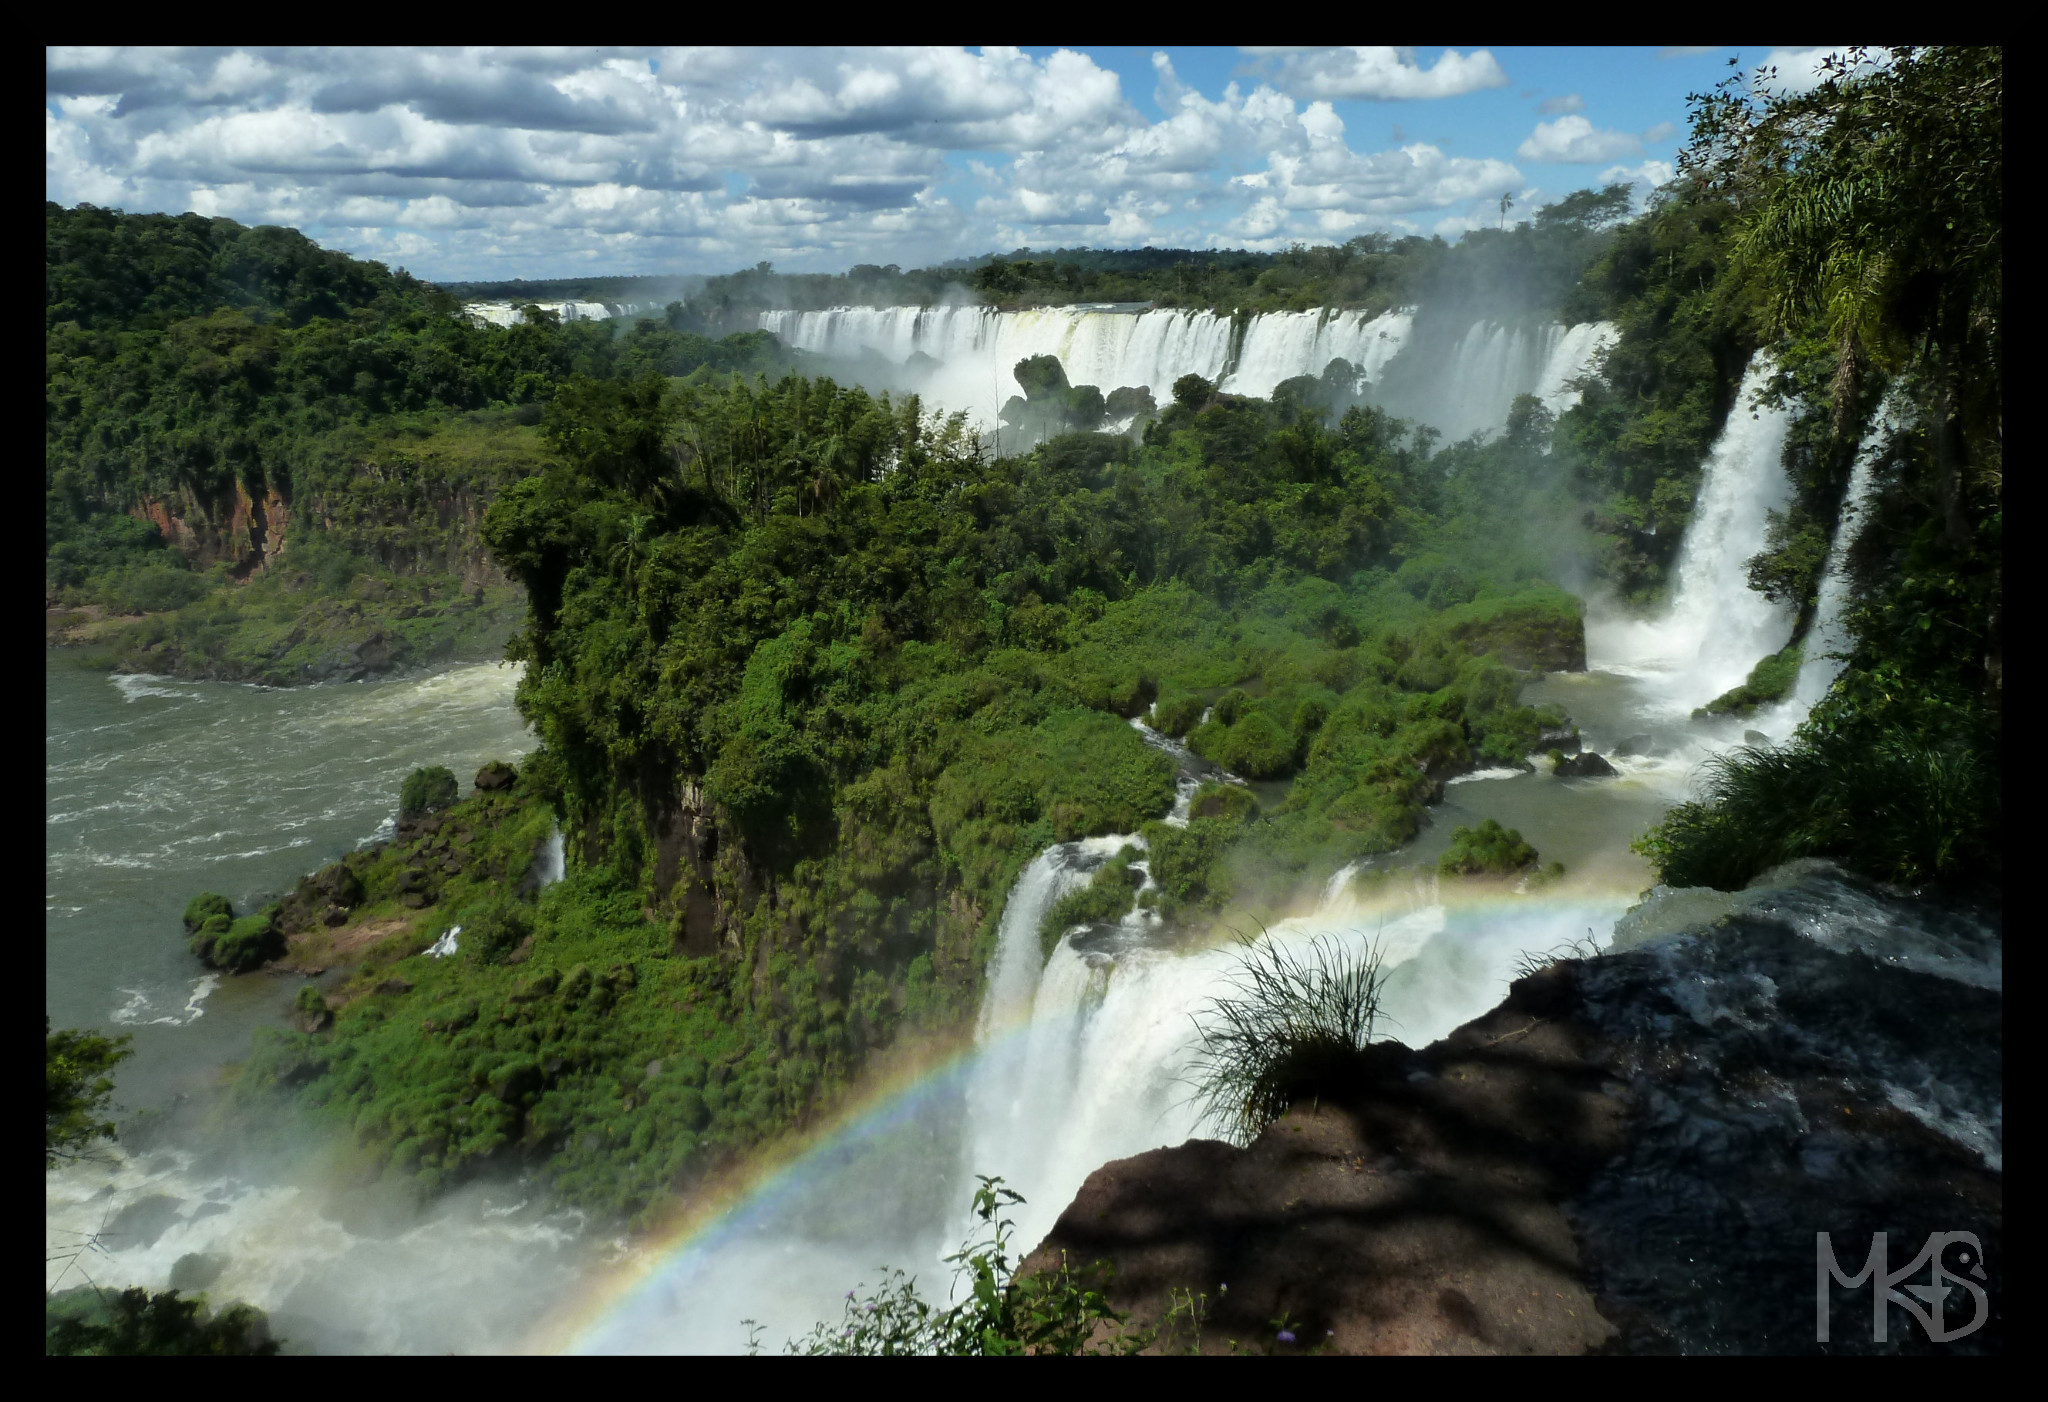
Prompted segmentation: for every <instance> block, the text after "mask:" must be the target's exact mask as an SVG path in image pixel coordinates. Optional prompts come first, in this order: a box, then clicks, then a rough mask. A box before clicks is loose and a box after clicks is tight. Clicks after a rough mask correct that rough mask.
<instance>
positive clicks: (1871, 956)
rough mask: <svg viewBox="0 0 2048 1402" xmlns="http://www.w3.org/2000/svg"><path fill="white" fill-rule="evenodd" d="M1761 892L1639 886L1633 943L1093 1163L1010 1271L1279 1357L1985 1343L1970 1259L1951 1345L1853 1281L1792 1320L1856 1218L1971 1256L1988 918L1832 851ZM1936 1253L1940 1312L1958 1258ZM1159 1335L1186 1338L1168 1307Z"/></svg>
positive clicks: (1991, 1131) (1954, 1309)
mask: <svg viewBox="0 0 2048 1402" xmlns="http://www.w3.org/2000/svg"><path fill="white" fill-rule="evenodd" d="M1781 883H1782V884H1779V885H1776V886H1771V885H1765V886H1762V887H1759V888H1757V889H1756V890H1753V891H1751V892H1746V893H1743V894H1742V896H1740V897H1727V896H1718V895H1715V897H1714V899H1713V900H1711V901H1709V903H1708V908H1706V909H1705V910H1702V909H1701V907H1700V901H1699V895H1700V894H1701V893H1683V896H1684V898H1683V899H1680V900H1677V901H1675V902H1673V901H1665V902H1661V904H1663V905H1665V906H1666V907H1668V909H1667V910H1666V914H1667V915H1670V914H1674V913H1675V914H1676V916H1678V917H1679V918H1678V919H1677V920H1673V919H1669V918H1667V919H1664V920H1663V921H1662V924H1663V925H1664V926H1666V927H1672V926H1674V925H1675V928H1669V929H1668V930H1667V932H1662V933H1660V932H1658V930H1657V928H1656V926H1657V923H1658V919H1657V917H1658V910H1657V907H1658V906H1659V905H1660V902H1653V903H1652V904H1651V907H1649V908H1648V915H1647V917H1644V918H1639V919H1638V921H1637V927H1636V928H1635V929H1634V931H1633V934H1634V938H1635V939H1636V940H1638V941H1639V944H1638V946H1637V947H1635V948H1631V949H1626V950H1623V951H1622V952H1618V953H1609V954H1607V955H1603V956H1601V957H1598V958H1594V959H1589V960H1579V961H1569V962H1562V963H1557V964H1553V965H1551V966H1550V967H1549V968H1547V969H1544V970H1542V971H1541V972H1539V973H1537V974H1534V975H1532V976H1530V977H1527V978H1524V979H1521V980H1519V981H1518V982H1516V983H1515V984H1514V985H1513V987H1512V989H1511V990H1510V993H1509V996H1508V998H1507V999H1506V1000H1505V1001H1504V1002H1503V1003H1502V1004H1501V1005H1500V1006H1499V1007H1498V1008H1496V1009H1495V1010H1494V1011H1493V1012H1491V1013H1489V1014H1487V1015H1486V1016H1485V1017H1482V1018H1480V1019H1478V1020H1477V1021H1475V1022H1472V1023H1469V1024H1467V1025H1466V1026H1465V1027H1462V1028H1460V1029H1458V1031H1456V1032H1455V1033H1453V1034H1452V1035H1451V1036H1449V1037H1447V1038H1445V1039H1444V1040H1443V1041H1441V1042H1438V1043H1435V1044H1433V1045H1431V1046H1429V1047H1427V1048H1425V1049H1423V1050H1421V1051H1418V1052H1409V1051H1408V1050H1407V1049H1405V1048H1401V1047H1399V1046H1398V1045H1397V1044H1388V1048H1387V1051H1386V1052H1385V1054H1384V1055H1383V1056H1382V1058H1381V1059H1380V1061H1379V1063H1378V1066H1379V1070H1378V1072H1377V1073H1376V1074H1375V1075H1373V1076H1372V1077H1370V1078H1369V1079H1368V1080H1367V1081H1366V1082H1365V1083H1361V1084H1360V1085H1358V1086H1357V1088H1356V1090H1355V1092H1354V1093H1353V1094H1352V1095H1351V1096H1350V1097H1348V1098H1347V1099H1346V1101H1345V1102H1344V1103H1341V1104H1338V1103H1322V1104H1314V1105H1297V1106H1296V1107H1294V1109H1292V1110H1291V1111H1289V1112H1288V1113H1287V1114H1286V1115H1284V1116H1282V1117H1281V1118H1280V1119H1279V1120H1277V1121H1276V1122H1274V1123H1273V1124H1272V1125H1271V1126H1269V1127H1268V1128H1267V1129H1266V1131H1265V1132H1264V1133H1263V1134H1261V1135H1260V1136H1259V1138H1258V1139H1257V1140H1256V1141H1255V1142H1253V1143H1252V1144H1251V1145H1250V1146H1249V1147H1248V1148H1244V1149H1238V1148H1234V1147H1232V1146H1230V1145H1227V1144H1220V1143H1215V1142H1210V1141H1193V1142H1190V1143H1187V1144H1184V1145H1182V1146H1180V1147H1178V1148H1171V1149H1160V1150H1155V1151H1153V1152H1151V1153H1148V1154H1141V1155H1139V1156H1137V1157H1135V1158H1131V1159H1125V1160H1121V1161H1119V1162H1116V1163H1111V1164H1107V1165H1105V1166H1104V1167H1102V1168H1101V1169H1099V1170H1097V1171H1096V1172H1095V1173H1094V1174H1093V1175H1091V1176H1090V1177H1089V1179H1088V1180H1087V1182H1086V1184H1085V1185H1084V1186H1083V1187H1082V1190H1081V1192H1080V1194H1079V1195H1078V1196H1077V1197H1076V1199H1075V1201H1074V1202H1073V1204H1072V1205H1071V1206H1069V1207H1068V1209H1067V1211H1066V1212H1065V1213H1064V1214H1063V1215H1062V1216H1061V1218H1060V1220H1059V1222H1058V1224H1057V1225H1056V1226H1055V1227H1054V1229H1053V1231H1052V1233H1051V1234H1050V1235H1049V1236H1048V1237H1047V1239H1046V1241H1045V1242H1044V1243H1043V1244H1042V1245H1041V1246H1040V1247H1039V1248H1038V1249H1037V1251H1036V1252H1034V1253H1033V1255H1032V1257H1031V1258H1030V1260H1029V1261H1027V1263H1026V1265H1025V1267H1024V1270H1025V1271H1026V1272H1033V1271H1040V1270H1043V1269H1045V1268H1046V1267H1047V1266H1048V1265H1049V1264H1051V1263H1053V1262H1055V1261H1056V1260H1057V1259H1058V1254H1059V1253H1061V1252H1065V1253H1066V1254H1067V1256H1068V1258H1069V1260H1070V1261H1073V1262H1075V1263H1082V1262H1088V1261H1093V1260H1106V1261H1108V1262H1109V1263H1110V1264H1111V1265H1112V1266H1113V1268H1114V1271H1115V1274H1114V1284H1113V1285H1112V1287H1111V1288H1110V1291H1109V1294H1110V1298H1111V1300H1112V1302H1113V1303H1114V1304H1115V1305H1116V1306H1117V1307H1118V1308H1119V1309H1124V1310H1128V1311H1130V1312H1131V1313H1132V1314H1133V1315H1134V1316H1135V1318H1136V1319H1137V1321H1138V1322H1140V1323H1147V1324H1150V1323H1159V1322H1161V1321H1164V1320H1166V1319H1167V1318H1168V1316H1169V1315H1170V1314H1171V1313H1172V1312H1173V1306H1174V1303H1175V1301H1176V1298H1177V1297H1180V1298H1184V1297H1186V1296H1192V1297H1194V1298H1196V1299H1200V1297H1202V1296H1206V1297H1207V1300H1206V1306H1205V1312H1206V1316H1207V1318H1206V1321H1205V1324H1204V1326H1203V1328H1202V1331H1201V1333H1200V1335H1199V1347H1200V1348H1201V1350H1202V1351H1204V1352H1224V1351H1233V1350H1236V1349H1243V1348H1247V1347H1249V1348H1253V1349H1256V1350H1270V1349H1274V1348H1275V1347H1276V1340H1278V1338H1279V1330H1280V1329H1281V1328H1283V1327H1284V1328H1286V1329H1287V1330H1288V1332H1289V1333H1290V1334H1291V1335H1293V1341H1292V1342H1291V1343H1286V1342H1282V1343H1280V1344H1278V1345H1277V1347H1278V1349H1279V1351H1289V1350H1290V1349H1302V1350H1306V1349H1309V1348H1312V1347H1320V1348H1322V1349H1326V1350H1328V1351H1331V1352H1338V1353H1584V1352H1596V1351H1597V1352H1664V1353H1669V1352H1682V1353H1722V1352H1741V1353H1755V1352H1764V1353H1787V1352H1907V1353H1918V1352H1975V1353H1995V1352H1999V1351H2000V1350H2001V1348H2002V1340H2003V1326H2002V1315H2001V1314H2000V1311H1999V1310H1998V1309H1997V1308H1996V1286H1997V1277H1996V1276H1995V1275H1993V1276H1992V1277H1991V1284H1992V1297H1991V1298H1992V1307H1991V1308H1990V1309H1989V1311H1988V1314H1987V1316H1986V1318H1985V1319H1984V1321H1983V1322H1982V1323H1981V1324H1980V1326H1979V1327H1978V1328H1976V1329H1975V1330H1973V1331H1970V1332H1968V1333H1960V1334H1957V1336H1956V1337H1955V1338H1954V1339H1953V1341H1951V1342H1946V1343H1932V1342H1930V1341H1929V1339H1928V1336H1927V1334H1926V1333H1925V1331H1924V1330H1923V1329H1922V1328H1921V1326H1920V1325H1918V1324H1916V1323H1915V1322H1913V1321H1912V1320H1911V1319H1909V1318H1908V1316H1907V1315H1906V1314H1905V1312H1904V1311H1903V1310H1901V1309H1898V1308H1893V1309H1892V1311H1891V1327H1890V1330H1889V1339H1888V1340H1887V1341H1886V1342H1885V1343H1876V1342H1874V1341H1873V1339H1872V1328H1871V1314H1870V1308H1871V1305H1870V1296H1869V1295H1868V1294H1866V1293H1863V1292H1862V1291H1852V1290H1847V1289H1840V1288H1838V1289H1836V1290H1834V1291H1833V1292H1832V1293H1831V1296H1830V1301H1831V1307H1830V1314H1831V1331H1830V1332H1831V1341H1830V1342H1829V1343H1828V1344H1827V1345H1821V1344H1819V1343H1817V1342H1816V1341H1815V1315H1814V1310H1815V1301H1814V1279H1815V1269H1816V1267H1815V1234H1816V1233H1817V1232H1828V1233H1830V1236H1831V1240H1832V1241H1833V1242H1834V1243H1835V1249H1836V1251H1837V1254H1838V1256H1839V1257H1840V1259H1841V1261H1842V1263H1843V1266H1844V1269H1846V1270H1848V1271H1851V1272H1854V1271H1856V1270H1859V1269H1860V1268H1861V1266H1862V1264H1863V1261H1864V1257H1865V1255H1866V1254H1867V1252H1868V1251H1869V1249H1870V1244H1871V1240H1872V1233H1874V1232H1878V1231H1883V1232H1887V1233H1888V1234H1889V1240H1890V1241H1891V1243H1892V1244H1893V1257H1894V1260H1893V1264H1894V1266H1903V1265H1904V1264H1905V1263H1906V1262H1907V1261H1908V1260H1910V1259H1912V1257H1913V1254H1914V1253H1915V1252H1917V1251H1919V1250H1920V1248H1921V1244H1922V1243H1923V1242H1925V1241H1926V1240H1927V1239H1928V1237H1929V1236H1930V1234H1932V1233H1936V1232H1970V1233H1973V1234H1974V1235H1975V1236H1976V1238H1978V1240H1979V1241H1980V1242H1981V1245H1980V1247H1979V1250H1980V1251H1981V1252H1982V1253H1983V1254H1984V1255H1985V1256H1986V1257H1987V1258H1988V1260H1989V1261H1990V1262H1991V1264H1992V1265H1993V1267H1994V1268H1995V1267H1996V1266H1997V1264H1998V1262H1999V1256H2000V1239H2001V1232H2002V1223H2003V1197H2002V1168H2003V1161H2002V1156H2001V1149H2000V1133H2001V1132H2000V1125H2001V1123H2002V1102H2001V1095H2002V1092H2001V1088H2000V1082H1999V1067H2000V1037H2001V1034H2000V1012H2001V996H2000V992H1999V985H2000V974H1999V955H1998V945H1997V936H1996V919H1997V917H1996V916H1995V915H1994V916H1989V917H1983V916H1978V917H1963V916H1960V915H1958V914H1956V913H1954V912H1948V911H1943V910H1941V909H1938V908H1936V907H1933V906H1930V905H1925V904H1922V903H1920V902H1917V901H1912V900H1906V899H1899V898H1895V897H1892V896H1888V895H1886V894H1884V893H1881V892H1876V891H1873V890H1872V889H1870V888H1867V887H1863V886H1860V885H1858V884H1856V883H1852V882H1850V881H1849V880H1847V879H1845V878H1844V877H1842V876H1841V875H1840V874H1839V873H1837V872H1834V871H1832V870H1830V869H1809V870H1807V871H1805V872H1803V873H1799V874H1796V875H1793V876H1792V877H1790V879H1789V880H1786V879H1783V878H1781ZM1703 916H1704V917H1707V918H1705V919H1703V918H1702V917H1703ZM1716 916H1717V917H1718V918H1715V917H1716ZM1645 919H1647V920H1648V925H1647V926H1646V925H1645V923H1644V920H1645ZM1687 921H1690V922H1692V923H1685V922H1687ZM1621 942H1623V943H1626V942H1628V940H1627V938H1626V937H1624V938H1623V940H1622V941H1621ZM1964 1257H1971V1259H1963V1258H1964ZM1943 1263H1944V1268H1945V1270H1946V1273H1947V1276H1948V1278H1949V1280H1950V1281H1952V1282H1955V1284H1953V1285H1952V1286H1951V1288H1950V1289H1949V1290H1948V1291H1947V1300H1946V1307H1947V1327H1948V1329H1949V1330H1950V1331H1957V1330H1961V1329H1962V1328H1963V1327H1964V1326H1966V1325H1967V1324H1968V1323H1969V1321H1970V1319H1971V1318H1972V1311H1973V1309H1974V1307H1975V1306H1974V1297H1973V1296H1972V1295H1971V1294H1970V1293H1969V1291H1968V1290H1967V1289H1966V1288H1962V1287H1963V1285H1964V1283H1965V1282H1966V1281H1967V1278H1968V1275H1969V1271H1970V1268H1971V1267H1972V1266H1975V1265H1976V1264H1977V1262H1976V1260H1975V1259H1974V1257H1973V1256H1972V1253H1971V1252H1970V1251H1969V1250H1968V1248H1967V1246H1958V1245H1953V1244H1952V1247H1951V1249H1948V1250H1946V1251H1944V1253H1943ZM1921 1274H1924V1270H1923V1271H1922V1272H1916V1273H1915V1278H1916V1279H1917V1278H1919V1276H1920V1275H1921ZM1976 1279H1978V1280H1982V1279H1984V1276H1983V1275H1982V1274H1981V1273H1980V1274H1979V1275H1977V1276H1976ZM1935 1284H1936V1286H1939V1285H1940V1284H1941V1282H1940V1281H1938V1280H1937V1281H1936V1282H1935ZM1866 1288H1867V1287H1866ZM1923 1298H1925V1297H1923ZM1167 1339H1168V1343H1169V1345H1170V1346H1171V1345H1173V1344H1176V1343H1177V1344H1178V1345H1179V1346H1181V1347H1186V1346H1188V1345H1190V1344H1191V1343H1194V1342H1195V1340H1196V1336H1195V1335H1194V1334H1193V1332H1192V1324H1191V1321H1190V1319H1189V1316H1188V1312H1187V1310H1186V1308H1185V1306H1183V1308H1182V1310H1181V1313H1180V1318H1179V1320H1178V1321H1177V1323H1176V1324H1175V1325H1174V1326H1173V1328H1171V1329H1170V1330H1169V1332H1168V1335H1167Z"/></svg>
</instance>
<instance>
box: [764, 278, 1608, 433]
mask: <svg viewBox="0 0 2048 1402" xmlns="http://www.w3.org/2000/svg"><path fill="white" fill-rule="evenodd" d="M760 324H761V327H762V329H764V330H767V331H772V332H773V333H775V335H776V336H778V337H779V338H781V339H782V340H783V341H784V342H785V343H786V344H788V345H790V346H793V347H795V348H797V349H798V350H803V351H808V352H811V353H813V354H817V355H826V356H831V357H834V358H836V359H842V360H848V361H859V360H861V359H863V358H873V357H880V359H881V360H883V361H886V362H887V363H888V364H889V366H890V367H891V368H892V369H893V370H895V371H897V372H901V373H902V374H905V375H907V376H908V377H909V378H910V379H911V380H913V381H914V382H915V387H916V388H917V390H918V392H919V393H920V394H922V395H924V396H925V398H926V399H927V400H928V401H930V402H931V403H933V404H935V405H940V406H943V407H944V408H946V409H948V410H964V411H966V412H967V413H968V415H969V416H970V418H972V419H974V420H976V421H977V422H980V423H982V424H984V425H991V424H994V423H995V422H996V421H997V417H998V415H999V414H1000V412H1001V409H1002V406H1003V405H1004V404H1005V403H1006V402H1008V400H1009V399H1010V397H1011V396H1013V395H1018V394H1022V393H1023V388H1022V386H1020V385H1019V384H1018V383H1017V379H1016V376H1015V374H1014V373H1013V370H1014V367H1015V366H1016V364H1017V362H1018V361H1020V360H1023V359H1025V358H1027V357H1030V356H1035V355H1052V356H1057V357H1058V358H1059V361H1060V364H1061V366H1062V367H1063V368H1064V369H1065V370H1066V374H1067V381H1068V383H1070V384H1075V385H1095V386H1096V387H1098V388H1099V389H1101V390H1102V392H1103V393H1104V394H1107V393H1109V392H1110V391H1112V390H1115V389H1119V388H1122V387H1124V386H1131V387H1139V386H1142V387H1144V388H1147V389H1150V390H1151V391H1152V396H1153V398H1154V400H1155V401H1157V402H1158V403H1160V404H1162V405H1163V404H1165V403H1167V402H1168V401H1170V400H1171V398H1172V396H1173V384H1174V381H1176V380H1178V379H1180V378H1181V377H1182V376H1183V375H1200V376H1201V377H1202V378H1204V379H1206V380H1209V381H1211V382H1212V383H1215V384H1217V385H1218V386H1219V387H1220V388H1221V389H1223V390H1224V391H1226V392H1228V393H1231V394H1245V395H1253V396H1259V397H1264V396H1267V395H1270V394H1272V392H1273V390H1274V387H1275V386H1277V385H1279V384H1280V382H1281V381H1283V380H1288V379H1292V378H1294V377H1295V376H1298V375H1311V376H1320V375H1321V374H1322V373H1323V371H1324V370H1325V369H1326V368H1327V367H1328V366H1329V364H1330V362H1331V361H1333V360H1345V361H1348V362H1349V363H1350V364H1351V365H1352V366H1353V368H1354V370H1355V371H1356V372H1357V374H1358V377H1359V383H1358V384H1357V385H1356V386H1355V388H1356V389H1358V390H1360V391H1362V392H1363V393H1365V395H1366V396H1367V397H1368V398H1369V399H1373V400H1375V402H1379V401H1380V399H1381V398H1382V396H1381V395H1380V393H1379V387H1381V386H1382V385H1384V386H1385V387H1386V394H1385V395H1384V399H1385V402H1386V403H1387V405H1388V407H1390V408H1391V409H1392V410H1393V411H1394V412H1396V413H1399V414H1402V415H1403V416H1405V417H1411V418H1416V419H1420V420H1421V421H1422V422H1424V423H1427V424H1429V425H1431V426H1432V427H1435V428H1437V429H1439V430H1441V431H1442V432H1444V433H1445V435H1446V436H1447V437H1449V438H1451V439H1457V438H1462V437H1464V436H1466V435H1468V434H1470V433H1473V432H1477V431H1481V430H1487V429H1498V428H1499V427H1500V425H1501V424H1502V423H1503V422H1504V421H1505V420H1506V418H1507V413H1508V408H1509V406H1510V405H1511V404H1512V403H1513V401H1514V398H1515V396H1516V395H1518V394H1532V393H1533V394H1535V395H1537V396H1538V397H1539V398H1541V399H1542V400H1543V401H1544V402H1545V404H1546V405H1547V406H1548V407H1549V408H1550V409H1551V411H1552V412H1553V413H1557V412H1562V410H1564V409H1565V408H1568V407H1570V406H1571V405H1572V404H1574V403H1576V402H1577V399H1578V395H1577V392H1576V391H1574V390H1571V389H1568V388H1567V385H1568V384H1569V383H1570V382H1571V381H1572V380H1574V379H1577V378H1578V377H1579V376H1581V375H1584V374H1586V373H1587V372H1588V371H1590V370H1591V369H1593V368H1594V366H1595V364H1596V363H1597V360H1598V358H1599V356H1600V355H1601V354H1602V353H1603V352H1604V351H1605V350H1606V348H1607V347H1608V346H1609V345H1611V344H1612V343H1613V340H1614V336H1615V330H1614V328H1613V327H1612V326H1609V325H1607V324H1606V323H1604V322H1588V323H1585V324H1583V325H1579V326H1570V327H1567V326H1562V325H1559V324H1557V323H1554V322H1553V323H1547V324H1530V325H1519V326H1506V325H1501V324H1498V323H1494V322H1478V323H1474V324H1472V325H1471V326H1469V327H1468V328H1466V329H1465V330H1464V333H1463V335H1462V336H1459V337H1457V338H1455V339H1447V338H1446V337H1444V336H1442V335H1437V336H1432V337H1426V338H1424V339H1423V340H1422V341H1418V340H1417V338H1416V324H1417V318H1416V315H1415V314H1414V313H1412V312H1408V311H1398V312H1389V313H1387V314H1385V315H1383V316H1378V317H1368V316H1367V315H1366V314H1365V313H1363V312H1355V311H1314V312H1266V313H1262V314H1260V315H1257V316H1252V317H1249V318H1246V319H1245V321H1244V324H1243V329H1242V334H1241V335H1239V334H1238V332H1237V331H1236V329H1235V328H1234V327H1233V324H1232V321H1231V319H1230V318H1229V317H1224V316H1218V315H1216V314H1215V313H1213V312H1206V311H1170V310H1147V311H1137V312H1133V311H1131V310H1128V309H1124V310H1105V309H1101V308H1089V307H1048V308H1042V309H1039V310H1035V311H1022V312H999V311H996V310H994V309H992V308H989V307H974V306H955V307H839V308H835V309H833V310H831V311H818V312H797V311H770V312H763V313H761V320H760ZM913 357H928V358H929V361H935V362H937V363H936V364H931V363H928V361H927V360H925V359H922V358H920V359H916V360H913Z"/></svg>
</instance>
